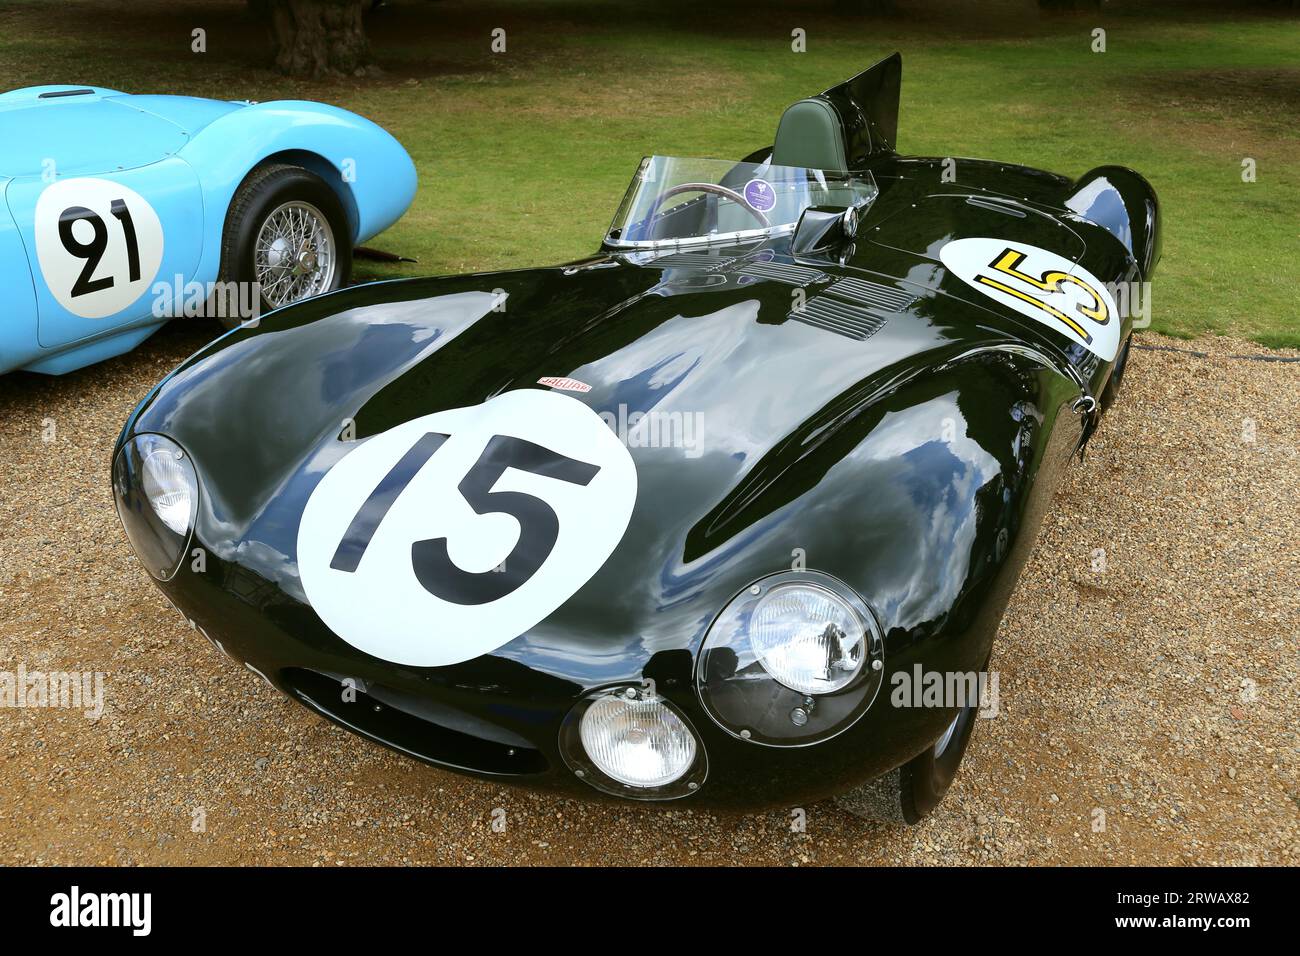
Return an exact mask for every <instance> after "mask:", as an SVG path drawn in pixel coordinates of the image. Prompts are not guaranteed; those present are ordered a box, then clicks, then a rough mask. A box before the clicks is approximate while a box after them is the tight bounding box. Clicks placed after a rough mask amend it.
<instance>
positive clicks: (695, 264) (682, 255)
mask: <svg viewBox="0 0 1300 956" xmlns="http://www.w3.org/2000/svg"><path fill="white" fill-rule="evenodd" d="M735 261H736V259H735V257H734V256H732V257H730V258H719V257H718V256H710V255H707V254H704V253H699V252H674V253H672V254H670V255H666V256H660V257H659V258H658V259H656V260H654V262H652V263H651V265H653V266H655V267H656V268H659V269H706V270H710V269H722V268H725V267H727V266H729V265H731V264H732V263H733V262H735Z"/></svg>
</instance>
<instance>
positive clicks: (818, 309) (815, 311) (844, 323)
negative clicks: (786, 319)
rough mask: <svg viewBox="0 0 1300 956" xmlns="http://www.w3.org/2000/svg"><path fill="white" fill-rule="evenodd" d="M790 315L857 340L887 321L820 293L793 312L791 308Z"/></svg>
mask: <svg viewBox="0 0 1300 956" xmlns="http://www.w3.org/2000/svg"><path fill="white" fill-rule="evenodd" d="M790 318H792V319H794V320H795V321H796V322H803V323H804V324H805V325H811V326H814V327H815V328H819V329H825V330H826V331H827V332H834V333H835V334H836V335H843V336H845V337H846V338H850V339H855V340H857V341H859V342H863V341H866V340H867V339H869V338H871V336H873V335H875V334H876V333H877V332H879V331H880V330H881V329H883V328H884V327H885V322H886V321H887V320H886V319H884V318H883V317H881V316H879V315H873V314H872V313H871V312H869V311H867V310H866V309H864V308H862V307H861V306H858V305H851V304H849V303H848V302H840V301H838V300H836V299H831V298H828V297H827V296H824V295H816V296H813V297H812V298H811V299H809V300H808V301H807V302H805V303H804V306H803V308H802V309H800V310H799V311H797V312H796V311H791V312H790Z"/></svg>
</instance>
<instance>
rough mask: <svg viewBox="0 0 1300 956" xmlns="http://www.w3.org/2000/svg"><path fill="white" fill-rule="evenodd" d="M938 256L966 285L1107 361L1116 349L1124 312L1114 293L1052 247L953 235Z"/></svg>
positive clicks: (1113, 356)
mask: <svg viewBox="0 0 1300 956" xmlns="http://www.w3.org/2000/svg"><path fill="white" fill-rule="evenodd" d="M939 258H940V259H941V260H942V261H943V264H944V265H945V266H946V267H947V268H948V271H949V272H951V273H953V274H954V275H956V276H957V277H958V278H960V279H961V280H962V281H964V282H966V283H967V284H968V285H970V286H972V287H974V288H976V289H978V290H979V291H980V292H983V293H984V294H985V295H987V296H988V297H989V298H991V299H994V300H996V301H997V302H1000V303H1001V304H1003V305H1006V306H1010V307H1011V308H1013V309H1015V310H1016V311H1017V312H1019V313H1020V314H1021V315H1027V316H1028V317H1029V318H1031V319H1033V320H1034V321H1036V322H1041V323H1042V324H1043V325H1046V326H1047V327H1048V328H1052V329H1055V330H1056V331H1058V332H1060V333H1061V334H1062V335H1064V336H1065V337H1066V338H1068V339H1071V340H1072V341H1075V342H1078V343H1079V344H1080V345H1082V346H1084V347H1085V348H1087V349H1088V350H1089V351H1092V352H1094V353H1096V354H1097V355H1099V356H1100V357H1101V358H1103V359H1104V360H1106V361H1107V362H1109V361H1111V360H1112V359H1114V358H1115V353H1116V352H1117V351H1118V350H1119V333H1120V325H1121V324H1122V321H1123V317H1122V316H1121V315H1120V312H1119V308H1118V307H1117V306H1116V305H1115V297H1114V296H1113V295H1111V293H1110V290H1109V289H1107V288H1106V286H1105V285H1103V284H1102V282H1101V280H1100V279H1098V278H1097V277H1096V276H1094V275H1093V274H1092V273H1091V272H1089V271H1088V270H1087V269H1085V268H1083V267H1082V266H1080V265H1078V264H1077V263H1074V262H1071V261H1070V260H1069V259H1067V258H1065V257H1064V256H1061V255H1057V254H1056V253H1055V252H1048V251H1047V250H1046V249H1040V248H1038V247H1037V246H1030V245H1026V244H1025V243H1023V242H1012V241H1010V240H1007V239H986V238H977V239H957V240H954V241H953V242H950V243H948V244H947V245H945V246H944V247H943V248H942V249H940V250H939Z"/></svg>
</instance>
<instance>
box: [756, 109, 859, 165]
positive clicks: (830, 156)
mask: <svg viewBox="0 0 1300 956" xmlns="http://www.w3.org/2000/svg"><path fill="white" fill-rule="evenodd" d="M844 140H845V136H844V128H843V125H842V124H841V123H840V117H839V114H837V113H836V112H835V107H833V106H832V105H831V104H830V102H829V101H828V100H826V99H825V98H824V97H820V96H812V97H809V98H808V99H806V100H800V101H799V102H798V103H795V104H794V105H793V106H791V107H790V108H789V109H787V110H786V111H785V113H784V114H782V116H781V122H780V124H779V125H778V126H777V128H776V141H775V142H774V143H773V144H772V162H773V163H774V164H775V165H777V166H806V167H808V168H810V169H830V170H836V171H840V172H843V171H846V170H847V169H848V168H849V166H848V160H847V159H846V158H845V155H844Z"/></svg>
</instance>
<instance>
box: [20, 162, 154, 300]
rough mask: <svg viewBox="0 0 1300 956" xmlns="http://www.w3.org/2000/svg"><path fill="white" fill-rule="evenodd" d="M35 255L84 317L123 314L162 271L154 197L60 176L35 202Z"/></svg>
mask: <svg viewBox="0 0 1300 956" xmlns="http://www.w3.org/2000/svg"><path fill="white" fill-rule="evenodd" d="M35 229H36V258H37V260H38V261H39V262H40V266H41V274H42V275H43V276H44V277H45V284H46V286H48V287H49V290H50V293H51V294H52V295H53V296H54V298H55V300H56V301H57V302H58V303H59V305H61V306H63V308H65V309H67V310H68V311H69V312H71V313H72V314H73V315H79V316H81V317H82V318H85V319H102V318H106V317H107V316H110V315H116V314H117V313H118V312H121V311H122V310H123V309H125V308H127V306H129V305H131V303H133V302H135V300H136V299H138V298H140V296H142V295H144V293H145V291H146V290H147V289H148V288H149V286H150V285H151V284H152V283H153V280H154V276H156V275H157V274H158V267H159V266H161V265H162V256H163V228H162V223H161V222H160V221H159V220H158V214H157V213H156V212H154V209H153V207H152V206H151V205H149V203H148V201H147V200H146V199H145V198H144V197H143V196H141V195H140V194H139V193H138V192H136V191H135V190H133V189H128V188H127V187H125V186H123V185H122V184H121V183H115V182H112V181H111V180H107V179H88V178H87V179H62V180H59V181H58V182H56V183H54V184H53V185H51V186H49V187H48V188H47V189H46V190H45V191H44V192H43V193H41V195H40V198H38V199H37V200H36V224H35Z"/></svg>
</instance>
